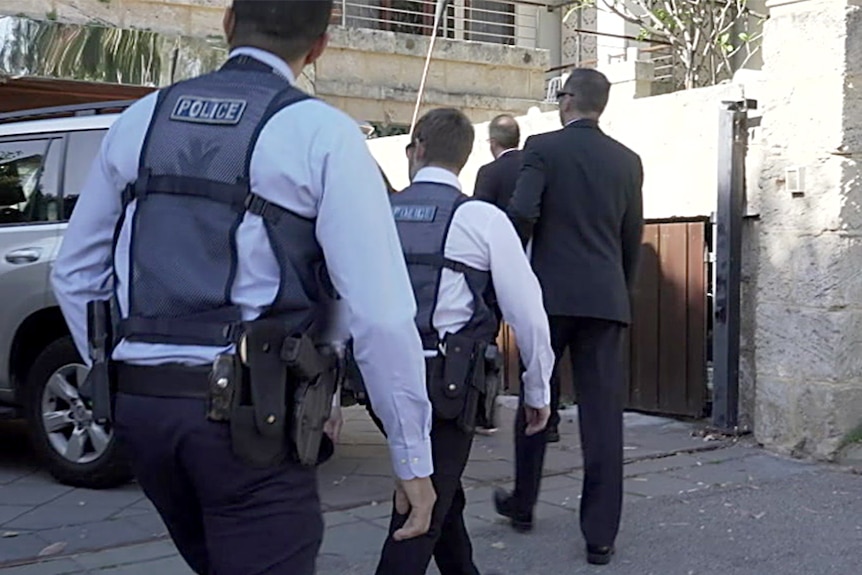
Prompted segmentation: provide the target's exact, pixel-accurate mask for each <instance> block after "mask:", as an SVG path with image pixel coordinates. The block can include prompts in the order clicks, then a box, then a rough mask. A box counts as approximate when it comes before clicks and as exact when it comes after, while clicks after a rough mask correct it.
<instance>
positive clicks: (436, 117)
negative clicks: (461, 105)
mask: <svg viewBox="0 0 862 575" xmlns="http://www.w3.org/2000/svg"><path fill="white" fill-rule="evenodd" d="M474 137H475V133H474V131H473V124H471V123H470V120H469V118H467V116H465V115H464V113H463V112H461V111H460V110H456V109H455V108H437V109H435V110H431V111H430V112H428V113H427V114H425V115H424V116H422V117H421V118H420V119H419V121H418V122H416V127H415V128H414V129H413V141H414V142H419V143H421V144H423V145H424V146H425V158H424V160H425V162H426V163H429V164H440V165H443V166H447V167H451V168H457V169H458V170H460V169H461V168H463V167H464V165H465V164H466V163H467V158H469V157H470V153H471V152H472V151H473V139H474Z"/></svg>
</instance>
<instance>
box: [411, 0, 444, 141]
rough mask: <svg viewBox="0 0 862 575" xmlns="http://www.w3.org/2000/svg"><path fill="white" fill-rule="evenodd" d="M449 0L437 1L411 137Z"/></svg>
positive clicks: (412, 122) (414, 111)
mask: <svg viewBox="0 0 862 575" xmlns="http://www.w3.org/2000/svg"><path fill="white" fill-rule="evenodd" d="M448 1H449V0H437V6H436V8H435V10H434V29H433V30H432V31H431V42H429V44H428V54H427V55H426V56H425V69H424V70H423V71H422V80H421V81H420V82H419V93H418V94H416V107H415V108H414V109H413V120H412V121H411V122H410V136H411V137H412V136H413V128H415V127H416V120H417V119H418V118H419V106H420V105H421V104H422V96H423V95H424V94H425V80H426V79H427V78H428V68H430V67H431V53H432V52H433V51H434V43H435V42H436V41H437V30H438V29H439V28H440V19H441V18H442V17H443V10H444V9H445V7H446V4H447V3H448Z"/></svg>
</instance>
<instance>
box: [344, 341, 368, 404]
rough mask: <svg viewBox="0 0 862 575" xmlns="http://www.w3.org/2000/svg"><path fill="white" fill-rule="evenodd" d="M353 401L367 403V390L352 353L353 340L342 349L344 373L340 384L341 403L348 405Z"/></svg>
mask: <svg viewBox="0 0 862 575" xmlns="http://www.w3.org/2000/svg"><path fill="white" fill-rule="evenodd" d="M354 403H358V404H359V405H367V404H368V392H367V391H366V389H365V380H364V379H362V372H360V371H359V365H358V364H357V363H356V357H355V356H354V355H353V342H352V341H351V342H349V343H348V344H347V347H346V349H345V350H344V374H343V379H342V386H341V404H342V405H344V406H349V405H352V404H354Z"/></svg>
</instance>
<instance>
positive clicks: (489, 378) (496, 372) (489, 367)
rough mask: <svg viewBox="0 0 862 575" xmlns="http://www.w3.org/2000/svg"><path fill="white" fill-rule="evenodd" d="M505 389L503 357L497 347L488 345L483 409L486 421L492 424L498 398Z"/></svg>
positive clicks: (486, 349)
mask: <svg viewBox="0 0 862 575" xmlns="http://www.w3.org/2000/svg"><path fill="white" fill-rule="evenodd" d="M502 387H503V355H502V354H501V353H500V348H498V347H497V346H496V345H493V344H491V345H488V346H487V347H486V348H485V396H484V397H485V402H484V405H482V406H481V408H482V409H483V410H484V415H485V421H487V422H488V423H489V424H492V423H493V421H494V415H495V412H496V406H497V396H498V395H500V390H501V388H502Z"/></svg>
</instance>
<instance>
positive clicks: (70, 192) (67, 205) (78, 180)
mask: <svg viewBox="0 0 862 575" xmlns="http://www.w3.org/2000/svg"><path fill="white" fill-rule="evenodd" d="M107 133H108V131H107V130H86V131H83V132H71V133H70V134H69V144H68V146H67V147H66V150H67V151H66V175H65V179H64V181H63V219H64V220H68V219H69V218H70V217H72V210H74V209H75V204H76V203H77V201H78V196H80V195H81V189H82V188H83V187H84V184H85V183H86V181H87V176H88V175H89V174H90V168H91V167H92V166H93V160H95V159H96V156H97V155H98V154H99V147H100V146H101V145H102V140H103V139H104V138H105V134H107Z"/></svg>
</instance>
